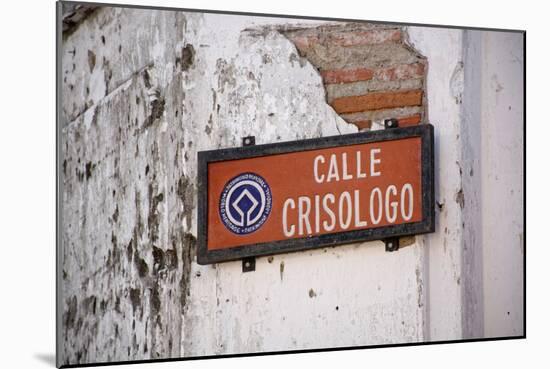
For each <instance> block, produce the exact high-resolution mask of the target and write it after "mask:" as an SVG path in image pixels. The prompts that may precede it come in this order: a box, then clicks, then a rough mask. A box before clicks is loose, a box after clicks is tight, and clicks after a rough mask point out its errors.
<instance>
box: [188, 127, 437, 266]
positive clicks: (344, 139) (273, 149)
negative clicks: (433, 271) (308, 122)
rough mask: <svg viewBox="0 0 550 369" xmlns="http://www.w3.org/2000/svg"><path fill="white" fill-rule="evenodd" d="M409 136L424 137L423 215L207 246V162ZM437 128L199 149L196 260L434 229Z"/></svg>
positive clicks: (226, 258) (208, 261) (203, 261)
mask: <svg viewBox="0 0 550 369" xmlns="http://www.w3.org/2000/svg"><path fill="white" fill-rule="evenodd" d="M410 137H420V138H421V142H422V143H421V147H422V148H421V151H422V153H421V156H422V168H421V170H422V221H420V222H414V223H405V224H397V225H389V226H384V227H379V228H371V229H360V230H353V231H345V232H338V233H330V234H323V235H319V236H313V237H307V238H298V239H289V240H280V241H273V242H262V243H256V244H251V245H244V246H237V247H232V248H227V249H220V250H208V248H207V241H208V239H207V237H208V228H207V227H208V224H207V223H208V186H207V184H208V164H209V163H213V162H219V161H226V160H238V159H245V158H254V157H261V156H269V155H276V154H285V153H291V152H298V151H307V150H316V149H325V148H331V147H339V146H349V145H357V144H363V143H370V142H381V141H391V140H397V139H403V138H410ZM433 147H434V133H433V126H432V125H431V124H421V125H418V126H412V127H404V128H393V129H388V130H380V131H371V132H361V133H354V134H347V135H341V136H331V137H323V138H314V139H308V140H300V141H291V142H281V143H274V144H266V145H254V146H243V147H236V148H230V149H221V150H211V151H201V152H199V153H198V222H197V224H198V230H197V231H198V232H197V233H198V235H197V236H198V239H197V241H198V242H197V246H198V250H197V262H198V263H199V264H202V265H204V264H212V263H218V262H223V261H230V260H239V259H242V258H246V257H252V256H264V255H272V254H278V253H286V252H294V251H303V250H309V249H316V248H321V247H327V246H336V245H342V244H346V243H353V242H360V241H372V240H383V239H386V238H390V237H401V236H411V235H416V234H422V233H430V232H434V231H435V205H434V204H435V202H434V149H433Z"/></svg>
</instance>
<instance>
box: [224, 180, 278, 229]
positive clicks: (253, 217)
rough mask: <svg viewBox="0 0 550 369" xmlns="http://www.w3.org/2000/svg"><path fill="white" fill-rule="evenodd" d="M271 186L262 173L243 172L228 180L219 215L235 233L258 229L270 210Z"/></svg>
mask: <svg viewBox="0 0 550 369" xmlns="http://www.w3.org/2000/svg"><path fill="white" fill-rule="evenodd" d="M271 205H272V201H271V189H270V188H269V185H268V184H267V182H266V181H265V179H263V178H262V177H260V176H259V175H257V174H255V173H242V174H239V175H238V176H236V177H235V178H233V179H231V180H230V181H229V182H227V183H226V185H225V187H224V189H223V191H222V194H221V197H220V204H219V210H220V217H221V219H222V222H223V224H224V225H225V227H226V228H227V229H229V230H230V231H231V232H233V233H235V234H241V235H244V234H249V233H252V232H254V231H256V230H258V229H259V228H260V227H261V226H262V225H263V224H264V223H265V221H266V220H267V218H268V217H269V214H270V213H271Z"/></svg>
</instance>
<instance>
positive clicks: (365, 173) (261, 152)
mask: <svg viewBox="0 0 550 369" xmlns="http://www.w3.org/2000/svg"><path fill="white" fill-rule="evenodd" d="M433 192H434V188H433V126H431V125H429V124H425V125H419V126H415V127H406V128H392V129H388V130H385V131H374V132H365V133H357V134H351V135H342V136H334V137H326V138H320V139H311V140H302V141H293V142H285V143H277V144H267V145H257V146H247V147H239V148H234V149H222V150H213V151H203V152H199V214H198V262H199V263H201V264H209V263H214V262H221V261H228V260H236V259H241V258H244V257H251V256H260V255H269V254H275V253H281V252H290V251H300V250H305V249H311V248H318V247H323V246H334V245H340V244H346V243H352V242H358V241H367V240H376V239H384V238H389V237H400V236H408V235H413V234H421V233H427V232H433V231H434V216H435V215H434V207H433V204H434V193H433Z"/></svg>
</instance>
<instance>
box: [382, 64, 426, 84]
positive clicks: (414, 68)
mask: <svg viewBox="0 0 550 369" xmlns="http://www.w3.org/2000/svg"><path fill="white" fill-rule="evenodd" d="M423 75H424V64H422V63H416V64H404V65H397V66H395V67H389V68H383V69H377V70H375V71H374V78H375V79H378V80H381V81H396V80H402V79H409V78H419V77H422V76H423Z"/></svg>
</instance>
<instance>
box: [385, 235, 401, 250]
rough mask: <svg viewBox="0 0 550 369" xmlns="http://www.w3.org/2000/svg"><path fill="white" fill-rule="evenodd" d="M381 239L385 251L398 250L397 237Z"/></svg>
mask: <svg viewBox="0 0 550 369" xmlns="http://www.w3.org/2000/svg"><path fill="white" fill-rule="evenodd" d="M383 241H384V245H385V246H386V252H393V251H397V250H399V237H392V238H386V239H384V240H383Z"/></svg>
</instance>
